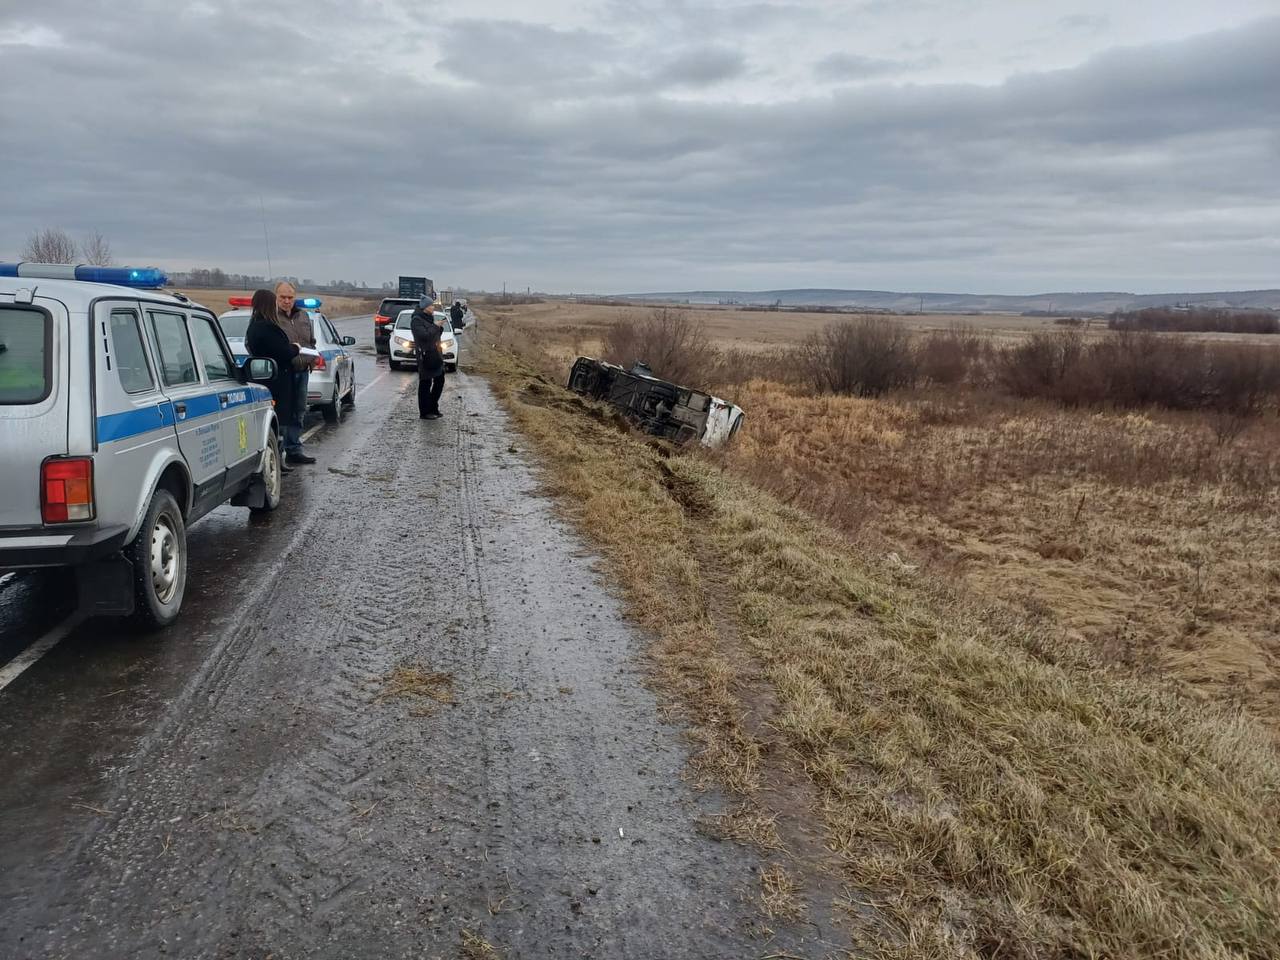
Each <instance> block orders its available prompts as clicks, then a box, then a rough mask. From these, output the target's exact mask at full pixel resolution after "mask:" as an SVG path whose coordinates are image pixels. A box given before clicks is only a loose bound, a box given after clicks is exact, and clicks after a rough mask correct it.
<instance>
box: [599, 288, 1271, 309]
mask: <svg viewBox="0 0 1280 960" xmlns="http://www.w3.org/2000/svg"><path fill="white" fill-rule="evenodd" d="M618 299H622V300H663V301H672V302H675V303H695V304H708V303H740V304H743V305H748V306H752V305H763V304H772V303H778V302H781V304H782V305H783V306H784V307H802V306H803V307H855V308H856V307H863V308H866V309H868V310H892V311H894V312H895V313H915V312H916V311H918V310H920V309H921V302H922V301H923V309H924V311H925V312H926V313H1025V312H1027V311H1030V310H1036V311H1043V312H1046V313H1048V312H1052V313H1079V314H1103V313H1111V312H1112V311H1115V310H1139V309H1142V308H1143V307H1174V306H1189V305H1194V306H1198V307H1220V308H1235V309H1265V310H1280V290H1238V291H1227V292H1222V293H1145V294H1137V293H1117V292H1109V291H1104V292H1094V293H1037V294H1033V295H1032V296H1027V297H1013V296H1003V295H1000V294H976V293H895V292H892V291H888V290H824V289H802V290H754V291H749V290H688V291H684V292H680V293H632V294H621V295H619V296H618Z"/></svg>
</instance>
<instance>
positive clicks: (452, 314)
mask: <svg viewBox="0 0 1280 960" xmlns="http://www.w3.org/2000/svg"><path fill="white" fill-rule="evenodd" d="M466 315H467V311H466V310H464V309H463V308H462V301H461V300H455V301H453V306H452V307H450V308H449V319H450V320H452V321H453V328H454V329H455V330H461V329H462V318H463V317H465V316H466Z"/></svg>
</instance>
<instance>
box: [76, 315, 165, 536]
mask: <svg viewBox="0 0 1280 960" xmlns="http://www.w3.org/2000/svg"><path fill="white" fill-rule="evenodd" d="M91 322H92V324H93V344H94V371H95V372H94V378H93V382H94V389H95V390H96V410H97V422H96V424H95V437H96V440H97V446H98V454H97V471H98V474H99V476H100V477H102V478H103V481H104V482H102V483H99V484H98V489H97V496H98V498H99V510H100V513H101V514H102V515H103V516H115V517H127V516H131V515H132V514H133V513H134V512H135V511H136V510H137V506H138V497H139V495H140V494H139V491H140V489H141V488H142V486H143V484H145V483H146V482H147V480H148V478H149V476H150V475H151V473H152V472H153V467H154V465H155V463H156V460H157V459H158V458H160V457H162V456H163V455H164V450H165V448H167V447H172V445H173V439H174V430H173V425H174V413H173V405H172V404H171V403H170V402H169V398H168V397H166V396H165V395H164V393H163V391H162V390H161V387H160V381H159V378H158V377H157V376H156V364H155V361H154V359H153V357H152V356H151V354H149V353H148V351H147V347H146V337H145V335H144V334H143V332H142V308H141V307H140V305H139V304H138V302H137V301H136V300H99V301H98V302H97V303H95V304H94V307H93V317H92V320H91ZM107 481H109V482H107Z"/></svg>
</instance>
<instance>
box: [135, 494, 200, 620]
mask: <svg viewBox="0 0 1280 960" xmlns="http://www.w3.org/2000/svg"><path fill="white" fill-rule="evenodd" d="M124 555H125V557H126V558H127V559H128V561H129V562H130V563H131V564H132V565H133V622H134V623H135V624H136V625H137V626H138V627H140V628H142V629H144V630H157V629H159V628H161V627H167V626H168V625H169V624H171V623H173V621H174V620H177V619H178V611H179V610H181V609H182V596H183V594H184V593H185V592H186V588H187V528H186V524H184V523H183V522H182V511H181V510H180V509H179V508H178V501H177V500H175V499H173V494H171V493H170V492H169V491H168V490H164V489H161V490H157V491H156V492H155V495H154V496H153V497H152V498H151V504H150V506H148V507H147V515H146V516H145V517H144V518H143V520H142V527H141V528H140V529H139V530H138V535H137V536H136V537H134V538H133V542H132V543H130V544H129V545H128V546H126V547H125V549H124Z"/></svg>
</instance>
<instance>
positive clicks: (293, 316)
mask: <svg viewBox="0 0 1280 960" xmlns="http://www.w3.org/2000/svg"><path fill="white" fill-rule="evenodd" d="M297 298H298V291H297V290H295V289H294V287H293V284H291V283H290V282H289V281H288V280H281V281H280V282H279V283H277V284H276V323H278V324H279V325H280V327H281V328H282V329H283V330H284V333H285V336H286V337H288V338H289V340H290V341H291V342H292V343H296V344H297V345H298V346H300V347H311V348H313V349H314V348H315V345H316V338H315V334H314V332H313V331H312V327H311V314H309V313H308V312H307V311H306V310H304V309H303V308H302V307H300V306H298V304H297ZM314 365H315V360H314V359H313V358H312V357H309V356H307V357H304V356H298V357H294V358H293V363H292V364H291V366H292V368H293V403H292V405H291V406H290V413H291V414H292V415H291V417H290V418H289V419H288V420H287V421H283V422H284V424H285V428H284V453H285V460H287V461H288V462H289V463H290V464H291V465H294V466H296V465H297V464H299V463H315V462H316V458H315V457H313V456H310V455H309V454H308V453H307V452H306V451H305V450H303V449H302V427H303V421H304V420H305V419H306V416H307V380H308V379H310V376H311V368H312V367H313V366H314Z"/></svg>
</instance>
